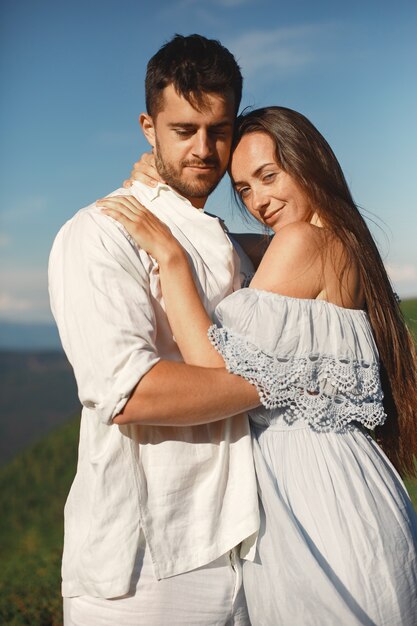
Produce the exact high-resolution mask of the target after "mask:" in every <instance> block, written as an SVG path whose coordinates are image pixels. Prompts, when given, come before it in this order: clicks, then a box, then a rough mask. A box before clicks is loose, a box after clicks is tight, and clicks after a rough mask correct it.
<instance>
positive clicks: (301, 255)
mask: <svg viewBox="0 0 417 626" xmlns="http://www.w3.org/2000/svg"><path fill="white" fill-rule="evenodd" d="M230 173H231V178H232V182H233V185H234V189H235V191H236V193H237V195H238V196H239V198H240V200H241V201H242V203H243V204H244V206H245V207H246V209H247V210H248V211H249V212H250V213H251V214H252V215H253V216H254V217H256V219H258V220H259V221H261V222H262V223H264V224H265V225H267V226H268V227H270V228H271V229H272V230H273V231H274V233H275V236H274V238H273V240H272V242H271V244H270V246H269V248H268V250H267V252H266V253H265V255H264V258H263V260H262V262H261V264H260V266H259V268H258V270H257V272H256V273H255V275H254V277H253V279H252V282H251V284H250V288H249V289H242V290H240V291H238V292H235V293H234V294H232V295H231V296H228V297H227V298H226V299H225V300H224V301H223V302H222V303H220V305H219V306H218V308H217V310H216V316H217V322H218V323H219V326H220V327H217V326H212V325H211V320H210V319H209V318H208V316H207V315H206V313H205V311H204V309H203V306H202V304H201V302H200V300H199V297H198V295H197V291H196V289H195V286H194V283H193V279H192V275H191V271H190V268H189V265H188V262H187V259H186V257H185V254H184V252H183V250H182V249H181V247H180V246H179V244H178V242H176V240H175V239H174V238H173V237H172V235H171V234H170V232H169V230H168V229H167V227H166V226H165V225H164V224H162V223H161V222H160V221H159V220H158V219H157V218H156V217H155V216H153V215H152V213H149V211H147V210H146V209H144V208H143V207H141V205H139V203H138V202H137V201H136V200H135V199H134V198H133V199H127V200H126V198H122V199H114V198H108V199H104V200H101V201H100V202H99V203H100V205H102V206H104V207H105V209H104V210H105V211H106V212H107V214H108V215H109V216H111V217H113V218H115V219H117V220H118V221H120V222H121V223H122V224H123V225H124V226H125V227H126V228H127V230H128V231H129V232H130V234H131V235H132V236H133V237H134V238H135V240H136V241H137V243H138V244H139V245H140V246H142V247H143V248H144V249H145V250H146V251H147V252H149V254H151V255H152V256H153V257H155V258H156V260H157V261H158V263H159V271H160V278H161V286H162V291H163V295H164V300H165V304H166V308H167V313H168V317H169V320H170V323H171V326H172V330H173V333H174V335H175V337H176V340H177V342H178V345H179V347H180V349H181V352H182V354H183V357H184V360H185V361H186V362H188V363H191V364H194V365H200V366H201V365H205V366H207V367H221V366H223V365H224V362H226V366H227V368H228V370H229V371H231V372H232V373H235V374H238V375H240V376H242V377H244V378H245V379H247V381H248V384H249V383H250V384H253V385H255V386H256V388H257V390H258V392H259V396H260V399H261V401H262V405H263V406H262V407H260V408H259V409H255V410H253V411H251V412H250V420H251V427H252V434H253V447H254V459H255V467H256V472H257V478H258V484H259V498H260V506H261V519H262V523H261V529H260V534H259V540H258V548H257V556H256V559H255V562H254V563H252V562H249V561H248V562H245V564H244V584H245V592H246V596H247V601H248V607H249V613H250V617H251V620H252V623H253V624H254V626H258V625H262V626H263V625H270V626H272V625H276V624H283V625H286V626H287V625H288V626H289V625H291V626H298V625H300V626H301V625H303V626H306V625H313V624H317V625H320V626H323V625H325V624H326V625H327V624H328V625H330V624H331V625H334V624H343V625H349V626H351V625H353V624H355V625H356V624H366V625H375V624H377V625H378V626H381V625H387V626H388V625H389V626H393V625H396V624H398V625H399V624H402V625H407V626H411V625H412V624H416V623H417V517H416V514H415V512H414V510H413V507H412V504H411V502H410V499H409V497H408V495H407V493H406V490H405V488H404V485H403V483H402V482H401V479H400V477H399V475H398V474H397V471H396V470H395V469H394V466H393V465H395V466H396V467H397V468H398V469H399V470H402V471H404V472H407V473H414V472H415V466H414V455H415V454H416V453H417V427H416V423H415V411H416V388H417V369H416V356H415V350H414V347H413V345H412V341H411V339H410V336H409V334H408V333H407V330H406V328H405V326H404V323H403V320H402V318H401V314H400V311H399V307H398V304H397V302H396V299H395V295H394V294H393V292H392V289H391V286H390V283H389V280H388V278H387V275H386V272H385V269H384V266H383V263H382V261H381V258H380V256H379V253H378V251H377V248H376V246H375V244H374V242H373V240H372V237H371V235H370V233H369V231H368V228H367V226H366V224H365V222H364V220H363V219H362V217H361V216H360V214H359V212H358V210H357V208H356V206H355V204H354V202H353V200H352V197H351V194H350V192H349V189H348V187H347V184H346V181H345V179H344V176H343V173H342V171H341V169H340V166H339V164H338V162H337V160H336V158H335V156H334V154H333V152H332V151H331V149H330V147H329V146H328V144H327V143H326V141H325V140H324V139H323V137H322V136H321V135H320V133H319V132H318V131H317V130H316V129H315V128H314V126H312V124H311V123H310V122H309V121H308V120H307V119H306V118H305V117H303V116H302V115H300V114H299V113H296V112H295V111H292V110H289V109H285V108H282V107H269V108H265V109H259V110H256V111H252V112H250V113H248V114H247V115H243V116H241V117H240V118H239V119H238V124H237V135H236V140H235V149H234V152H233V157H232V161H231V168H230ZM179 293H180V294H181V297H180V298H179V297H178V294H179ZM190 319H192V320H193V324H192V325H191V324H190ZM207 329H208V338H207ZM213 346H214V348H215V350H214V349H213ZM219 355H221V357H220V356H219ZM379 370H381V378H380V376H379ZM214 391H215V390H213V392H214ZM386 416H387V419H386ZM385 419H386V422H385ZM374 430H375V431H377V434H378V441H379V443H380V444H381V446H382V447H383V449H384V450H385V451H386V453H387V454H388V455H389V457H390V459H391V461H392V463H393V465H392V464H391V463H390V461H389V460H388V458H387V457H386V456H385V454H384V452H382V450H381V449H380V447H379V446H378V445H377V443H376V442H375V441H374V439H373V438H372V437H371V436H370V435H369V434H368V431H374Z"/></svg>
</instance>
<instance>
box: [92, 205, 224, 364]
mask: <svg viewBox="0 0 417 626" xmlns="http://www.w3.org/2000/svg"><path fill="white" fill-rule="evenodd" d="M97 204H98V205H99V206H102V207H104V210H103V212H104V213H106V214H107V215H110V216H111V217H113V219H116V220H117V221H119V222H120V223H121V224H123V226H124V227H125V228H126V230H127V231H128V232H129V233H130V235H131V236H132V237H133V238H134V239H135V241H136V242H137V243H138V245H139V246H140V247H141V248H142V249H143V250H145V251H146V252H148V254H150V255H151V256H152V257H153V258H154V259H156V261H157V262H158V265H159V276H160V281H161V289H162V294H163V297H164V302H165V307H166V312H167V316H168V320H169V323H170V326H171V329H172V332H173V334H174V337H175V340H176V342H177V345H178V347H179V349H180V351H181V354H182V357H183V359H184V361H185V362H186V363H188V364H189V365H199V366H204V367H222V368H224V361H223V359H222V357H221V356H220V355H219V354H218V352H217V351H216V350H215V349H214V348H213V346H212V345H211V343H210V341H209V340H208V338H207V330H208V328H209V326H211V324H212V322H211V320H210V318H209V316H208V315H207V313H206V310H205V309H204V306H203V304H202V302H201V299H200V296H199V294H198V291H197V289H196V286H195V283H194V279H193V276H192V272H191V268H190V265H189V263H188V259H187V255H186V253H185V251H184V249H183V248H182V246H181V245H180V244H179V243H178V241H177V240H176V239H175V237H174V236H173V235H172V233H171V231H170V230H169V228H168V227H167V226H166V225H165V224H164V223H163V222H161V221H160V220H159V219H158V218H157V217H156V216H155V215H153V213H151V212H150V211H148V210H147V209H146V208H145V207H143V206H142V205H141V204H140V203H139V202H138V200H136V198H134V197H132V196H112V197H109V198H103V199H101V200H98V201H97Z"/></svg>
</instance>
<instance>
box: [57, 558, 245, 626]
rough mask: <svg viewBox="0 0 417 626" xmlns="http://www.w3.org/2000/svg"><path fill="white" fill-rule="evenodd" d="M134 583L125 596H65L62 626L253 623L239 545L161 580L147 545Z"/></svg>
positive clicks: (207, 625) (222, 625)
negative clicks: (243, 580)
mask: <svg viewBox="0 0 417 626" xmlns="http://www.w3.org/2000/svg"><path fill="white" fill-rule="evenodd" d="M133 581H134V584H135V587H134V589H133V591H132V593H131V594H129V595H127V596H123V597H121V598H114V599H104V598H93V597H91V596H78V597H75V598H64V626H122V625H123V626H187V625H189V626H191V625H192V626H232V625H233V626H250V621H249V617H248V613H247V608H246V601H245V597H244V593H243V585H242V567H241V562H240V559H239V557H238V556H237V551H236V549H235V550H232V551H231V552H230V553H228V554H225V555H223V556H222V557H220V558H219V559H217V560H216V561H213V562H212V563H209V564H208V565H205V566H204V567H200V568H199V569H196V570H192V571H191V572H186V573H185V574H179V575H178V576H173V577H171V578H166V579H164V580H160V581H157V580H155V577H154V574H153V569H152V563H151V559H150V555H149V551H148V549H147V547H146V546H144V547H143V549H141V551H140V553H139V555H138V559H137V565H136V567H135V573H134V575H133Z"/></svg>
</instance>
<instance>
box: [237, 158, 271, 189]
mask: <svg viewBox="0 0 417 626" xmlns="http://www.w3.org/2000/svg"><path fill="white" fill-rule="evenodd" d="M271 165H276V163H275V162H274V161H272V162H271V163H263V164H262V165H260V166H259V167H258V168H257V169H256V170H255V171H254V172H253V174H251V176H254V177H256V176H259V175H260V174H262V170H264V169H265V168H266V167H271ZM244 183H245V181H243V180H234V181H233V186H234V187H237V186H238V185H243V184H244Z"/></svg>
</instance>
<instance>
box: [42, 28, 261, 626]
mask: <svg viewBox="0 0 417 626" xmlns="http://www.w3.org/2000/svg"><path fill="white" fill-rule="evenodd" d="M241 89H242V77H241V74H240V71H239V67H238V66H237V64H236V62H235V60H234V58H233V56H232V55H231V54H230V52H229V51H228V50H226V49H225V48H223V46H221V45H220V44H219V42H216V41H213V40H207V39H205V38H204V37H200V36H198V35H192V36H190V37H181V36H178V35H177V36H176V37H174V38H173V40H172V41H170V42H168V43H167V44H166V45H165V46H163V47H162V48H161V50H159V51H158V53H157V54H156V55H155V56H154V57H153V58H152V59H151V60H150V62H149V64H148V70H147V77H146V104H147V113H146V114H142V115H141V116H140V123H141V125H142V129H143V132H144V133H145V136H146V137H147V139H148V141H149V142H150V144H151V145H152V146H153V148H154V152H155V157H156V164H157V168H158V171H159V174H160V175H161V177H162V178H163V179H164V180H165V181H166V182H167V183H168V184H159V185H157V187H155V188H154V189H151V188H149V187H146V186H145V185H143V184H141V183H138V182H135V183H134V184H133V186H132V187H131V188H130V189H129V190H128V191H126V190H125V189H119V190H117V191H116V192H114V194H111V195H123V194H132V195H134V196H135V197H136V198H137V199H138V200H139V201H140V202H141V203H142V204H144V205H145V206H147V207H148V208H149V209H150V210H151V211H154V212H155V213H156V214H157V215H158V216H159V217H160V219H162V220H163V221H165V222H166V223H167V224H168V225H169V227H170V228H171V230H172V232H173V233H174V235H175V236H176V237H177V238H178V240H179V241H180V243H181V244H182V245H183V247H184V248H185V249H186V251H187V252H188V254H189V257H190V260H191V262H192V265H193V269H194V272H195V278H196V282H197V284H198V287H199V289H200V293H201V295H202V297H203V298H204V302H205V305H206V307H207V310H208V311H209V312H212V311H213V310H214V307H215V306H216V304H217V303H218V302H219V301H220V300H221V299H222V298H224V297H225V296H226V295H227V294H229V293H230V292H231V291H232V290H233V289H236V288H239V286H240V283H239V263H238V259H237V255H236V252H235V251H234V249H233V246H232V245H231V243H230V241H229V239H228V237H227V236H226V234H225V232H224V230H223V228H222V226H221V224H220V222H219V220H218V219H217V218H213V217H210V216H208V215H206V214H204V212H203V206H204V203H205V201H206V199H207V196H208V195H209V193H211V191H212V190H213V189H214V188H215V186H216V185H217V184H218V182H219V181H220V179H221V178H222V176H223V174H224V172H225V170H226V167H227V163H228V160H229V154H230V147H231V140H232V132H233V124H234V119H235V115H236V112H237V109H238V107H239V104H240V98H241ZM49 284H50V295H51V306H52V310H53V313H54V316H55V318H56V321H57V325H58V328H59V331H60V336H61V340H62V344H63V346H64V349H65V351H66V353H67V355H68V358H69V360H70V362H71V364H72V365H73V367H74V372H75V376H76V379H77V384H78V390H79V397H80V400H81V402H82V404H83V412H82V420H81V432H80V447H79V460H78V468H77V474H76V477H75V479H74V483H73V485H72V488H71V491H70V494H69V497H68V500H67V504H66V507H65V542H64V556H63V595H64V613H65V624H66V626H75V625H79V624H80V625H81V624H86V625H87V624H88V626H92V625H94V624H96V623H97V624H98V623H99V624H119V623H120V624H121V623H123V624H135V625H141V624H144V625H146V626H152V625H156V624H158V625H162V624H167V623H168V622H169V623H171V624H178V625H179V624H181V625H184V624H193V625H196V624H204V625H207V626H208V625H211V624H248V623H249V621H248V617H247V612H246V607H245V601H244V597H243V591H242V588H241V570H240V562H239V557H238V554H237V551H236V546H238V545H239V544H241V543H242V553H243V555H246V556H248V555H249V556H250V554H253V547H254V541H255V538H256V533H257V529H258V510H257V495H256V481H255V476H254V470H253V465H252V455H251V445H250V437H249V431H248V424H247V420H246V418H244V417H243V416H241V415H237V414H238V413H240V412H241V411H244V410H248V409H249V408H252V407H254V406H256V405H257V404H259V400H258V397H257V394H256V392H255V390H250V391H248V390H247V389H246V387H247V385H246V384H245V383H244V381H243V380H241V379H240V378H239V377H233V376H231V375H229V374H227V372H226V371H225V370H223V369H213V370H211V371H209V372H208V373H207V371H206V370H204V369H201V368H198V367H192V366H188V365H185V364H184V363H181V356H180V354H179V351H178V349H177V347H176V344H175V340H174V338H173V337H172V333H171V331H170V328H169V324H168V321H167V318H166V315H165V312H164V305H163V300H162V297H161V290H160V286H159V278H158V268H157V266H156V264H155V262H154V261H153V259H152V258H150V257H149V256H148V255H147V254H146V253H145V252H144V251H143V250H140V249H138V248H137V246H136V245H135V244H134V242H133V241H132V240H131V238H130V237H129V235H128V233H127V232H126V231H125V230H124V229H123V228H122V227H121V226H120V225H119V224H117V223H116V222H115V221H114V220H112V219H111V218H109V217H106V216H105V215H104V214H103V213H101V211H100V209H99V208H97V207H96V206H95V205H92V206H89V207H87V208H85V209H82V210H81V211H79V212H78V213H77V214H76V215H75V216H74V217H73V218H72V219H71V220H70V221H69V222H68V223H67V224H65V225H64V227H63V228H62V229H61V231H60V233H59V234H58V236H57V238H56V240H55V242H54V246H53V249H52V252H51V258H50V266H49ZM190 323H192V320H190ZM208 377H209V378H210V381H211V382H212V384H213V383H215V384H216V389H217V390H218V393H217V394H216V397H213V394H209V393H208V392H207V391H205V388H206V381H207V379H208ZM230 379H232V380H233V382H232V383H231V380H230ZM231 385H232V386H231ZM210 387H211V385H210ZM231 416H235V417H231ZM223 418H227V419H223ZM190 424H191V426H190ZM129 620H131V621H129Z"/></svg>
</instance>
